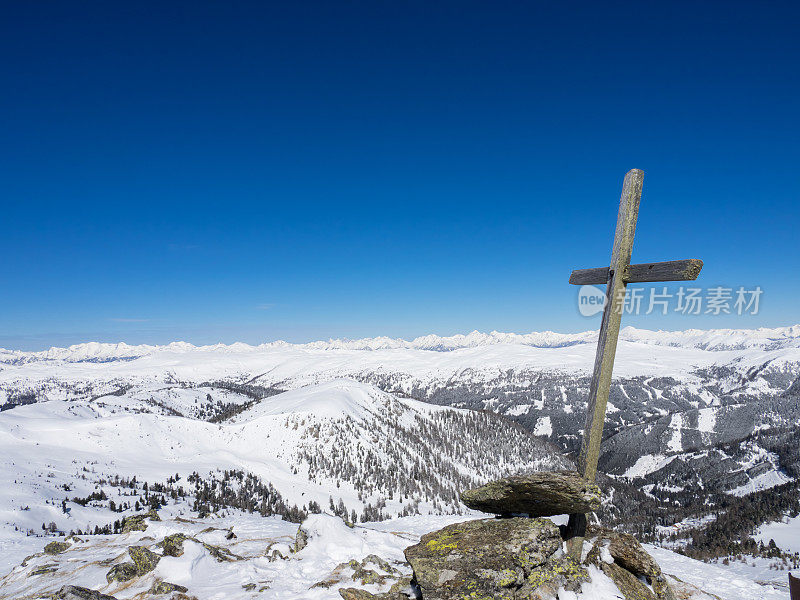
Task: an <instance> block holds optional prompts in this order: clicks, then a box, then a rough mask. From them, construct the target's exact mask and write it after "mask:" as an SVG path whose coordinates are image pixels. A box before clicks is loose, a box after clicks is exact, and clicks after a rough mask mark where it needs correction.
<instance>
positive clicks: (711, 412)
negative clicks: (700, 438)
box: [697, 408, 717, 433]
mask: <svg viewBox="0 0 800 600" xmlns="http://www.w3.org/2000/svg"><path fill="white" fill-rule="evenodd" d="M697 412H698V414H697V429H698V430H699V431H703V432H706V433H712V432H713V431H714V426H715V425H716V424H717V409H716V408H701V409H700V410H699V411H697Z"/></svg>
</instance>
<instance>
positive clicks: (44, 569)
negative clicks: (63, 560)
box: [28, 564, 58, 577]
mask: <svg viewBox="0 0 800 600" xmlns="http://www.w3.org/2000/svg"><path fill="white" fill-rule="evenodd" d="M56 571H58V565H53V564H50V565H42V566H40V567H36V568H35V569H32V570H31V572H30V573H28V577H33V576H34V575H47V574H48V573H55V572H56Z"/></svg>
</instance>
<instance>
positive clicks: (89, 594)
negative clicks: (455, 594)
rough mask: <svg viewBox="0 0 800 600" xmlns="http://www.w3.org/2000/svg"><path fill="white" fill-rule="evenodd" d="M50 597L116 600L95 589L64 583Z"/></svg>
mask: <svg viewBox="0 0 800 600" xmlns="http://www.w3.org/2000/svg"><path fill="white" fill-rule="evenodd" d="M50 598H51V599H52V600H117V599H116V598H114V596H109V595H107V594H101V593H100V592H97V591H95V590H90V589H89V588H85V587H80V586H77V585H65V586H64V587H62V588H61V589H60V590H58V591H57V592H56V593H55V594H53V595H52V596H50Z"/></svg>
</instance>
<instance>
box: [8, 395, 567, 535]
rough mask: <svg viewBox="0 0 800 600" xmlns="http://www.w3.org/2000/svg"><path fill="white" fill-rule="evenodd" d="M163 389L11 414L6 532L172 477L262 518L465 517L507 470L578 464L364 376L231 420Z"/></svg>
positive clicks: (513, 429) (102, 520) (474, 416)
mask: <svg viewBox="0 0 800 600" xmlns="http://www.w3.org/2000/svg"><path fill="white" fill-rule="evenodd" d="M163 391H164V390H163V389H162V390H161V392H163ZM158 393H159V390H150V391H147V390H138V391H137V392H135V393H132V394H130V395H120V396H116V395H111V396H108V397H103V398H89V399H83V400H74V401H65V400H53V401H49V402H40V403H34V404H30V405H26V406H20V407H17V408H15V409H14V410H10V411H5V412H3V413H2V414H0V519H2V521H3V522H4V524H5V528H6V531H9V530H10V529H13V528H16V529H18V530H21V531H23V532H25V531H34V532H37V531H40V530H41V525H42V524H43V523H44V524H49V523H51V522H52V523H55V526H56V528H57V529H59V530H63V531H70V530H78V529H81V530H83V531H86V530H87V529H90V528H91V526H100V527H103V526H105V525H108V524H110V523H112V522H113V521H114V520H115V519H119V518H121V516H124V514H125V512H124V511H123V512H119V513H116V512H113V511H111V510H109V502H108V500H114V499H115V498H117V500H116V504H117V505H118V506H119V505H121V504H122V503H123V502H125V501H127V503H128V504H131V505H133V504H134V503H135V502H136V501H140V503H141V504H144V503H145V502H146V501H147V499H146V498H144V494H143V490H142V489H138V488H137V487H136V486H134V487H133V488H132V489H130V490H126V486H125V484H120V483H118V481H117V480H118V479H119V478H122V479H123V480H133V479H134V478H136V480H138V482H139V483H138V485H139V486H141V485H142V484H143V482H145V481H146V482H149V483H150V486H151V490H152V489H154V488H152V486H153V484H156V483H157V484H164V483H165V482H167V480H169V479H171V478H176V479H177V480H178V481H182V482H184V483H183V485H184V486H186V488H187V491H191V487H192V486H191V485H187V483H194V484H195V488H196V489H195V491H198V490H200V488H201V487H203V486H206V485H207V484H208V483H209V482H210V485H211V488H212V489H211V491H210V492H207V493H206V494H205V496H203V497H201V498H200V501H201V502H205V503H207V504H209V505H213V504H215V502H216V503H219V504H227V505H230V504H232V503H233V501H223V500H219V499H218V498H215V496H219V497H220V498H222V497H223V496H224V490H223V488H225V487H237V486H238V490H239V492H241V490H242V489H245V492H243V493H246V494H248V495H249V497H248V498H238V499H236V501H235V502H236V503H234V505H242V506H248V503H249V502H251V501H252V502H253V503H254V506H255V508H257V509H258V510H260V511H261V512H267V513H271V512H283V514H291V513H289V512H288V511H289V509H290V508H292V510H295V509H296V510H297V511H298V512H297V514H305V513H308V512H314V511H315V510H318V509H315V508H314V507H315V506H316V507H325V508H326V509H327V508H328V506H329V505H331V506H332V507H334V509H335V511H336V512H337V513H338V514H341V515H342V516H343V517H346V518H349V519H352V520H353V521H358V520H375V519H380V518H388V517H394V516H398V515H401V514H419V513H422V514H428V513H437V514H448V513H453V514H463V513H464V512H465V509H464V507H463V506H461V505H460V504H459V503H458V500H457V493H458V491H459V490H462V489H465V488H467V487H472V486H474V485H476V484H479V483H482V482H484V481H486V480H488V479H491V478H496V477H499V476H502V475H505V474H508V473H510V472H517V471H530V470H540V469H554V468H556V469H558V468H567V467H569V466H570V463H569V461H567V460H566V459H564V458H562V457H561V456H560V455H559V453H558V451H557V450H556V449H555V447H554V446H551V445H550V444H549V443H547V442H546V441H543V440H541V439H537V438H535V437H533V436H532V435H530V434H529V433H527V432H525V431H524V430H523V429H522V428H520V427H518V426H515V425H514V424H513V423H511V422H509V421H506V420H504V419H502V418H500V417H497V416H495V415H492V414H490V413H477V412H473V411H467V410H463V409H453V408H445V407H438V406H433V405H430V404H426V403H422V402H418V401H414V400H409V399H400V398H395V397H393V396H391V395H390V394H387V393H386V392H383V391H381V390H379V389H377V388H375V387H373V386H370V385H367V384H362V383H357V382H354V381H347V380H335V381H331V382H328V383H325V384H320V385H315V386H310V387H306V388H301V389H297V390H293V391H289V392H286V393H283V394H279V395H275V396H271V397H269V398H266V399H263V400H262V401H260V402H258V403H255V404H254V405H252V406H251V407H250V408H248V409H246V410H244V411H242V412H240V413H238V414H237V415H236V416H234V417H232V418H230V419H228V420H226V421H224V422H221V423H209V422H207V421H203V420H200V419H196V418H191V417H185V416H181V415H180V414H177V413H178V411H177V410H176V409H169V410H165V406H166V404H165V403H156V404H154V403H152V402H149V401H148V400H149V398H148V394H149V395H151V396H152V395H157V394H158ZM166 397H168V398H169V397H171V396H169V394H166ZM173 400H174V402H173V406H179V404H180V402H185V399H183V398H177V400H176V399H175V398H173ZM234 471H235V472H241V473H245V474H247V475H248V477H250V476H252V477H253V478H254V480H253V481H257V482H258V484H255V483H253V484H252V485H249V487H246V486H245V485H243V484H242V483H241V481H240V483H236V482H231V483H228V482H227V481H223V479H224V476H223V475H222V473H226V472H234ZM192 474H196V476H197V479H196V480H195V481H194V482H191V481H190V479H191V477H190V476H192ZM176 476H177V477H176ZM233 479H235V478H233ZM217 480H219V481H220V483H219V484H217ZM240 480H241V478H240ZM231 481H232V480H231ZM201 484H202V485H201ZM262 486H263V487H262ZM173 487H175V486H173ZM217 488H219V489H217ZM265 488H266V489H268V490H269V492H264V491H263V490H264V489H265ZM100 491H102V495H103V496H106V498H98V499H96V501H90V502H89V503H88V505H89V506H91V507H93V508H92V509H90V508H87V507H86V506H82V505H81V504H80V503H79V502H76V501H75V500H74V499H75V498H87V497H90V495H91V494H98V493H99V492H100ZM123 491H125V492H126V493H125V494H123V493H122V492H123ZM125 495H128V496H131V497H128V498H126V497H125ZM265 495H266V497H265ZM133 496H135V498H134V497H133ZM63 501H66V503H65V504H63V503H62V502H63ZM260 503H266V505H265V506H266V511H264V510H261V509H260V508H259V507H260V506H261V504H260ZM23 508H24V510H22V509H23ZM120 515H121V516H120Z"/></svg>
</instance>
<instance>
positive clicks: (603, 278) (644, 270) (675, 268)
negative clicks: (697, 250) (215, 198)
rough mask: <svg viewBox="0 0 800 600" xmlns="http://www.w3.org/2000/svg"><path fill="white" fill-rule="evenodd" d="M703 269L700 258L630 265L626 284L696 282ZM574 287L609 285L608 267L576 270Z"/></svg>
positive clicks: (573, 277)
mask: <svg viewBox="0 0 800 600" xmlns="http://www.w3.org/2000/svg"><path fill="white" fill-rule="evenodd" d="M702 268H703V261H702V260H700V259H699V258H689V259H686V260H669V261H666V262H657V263H642V264H638V265H628V267H627V268H626V272H625V274H624V275H623V278H622V279H623V281H624V282H625V283H644V282H647V281H694V280H695V279H697V276H698V275H699V274H700V270H701V269H702ZM569 282H570V283H571V284H573V285H600V284H604V283H608V267H600V268H598V269H576V270H575V271H573V272H572V274H571V275H570V276H569Z"/></svg>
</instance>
